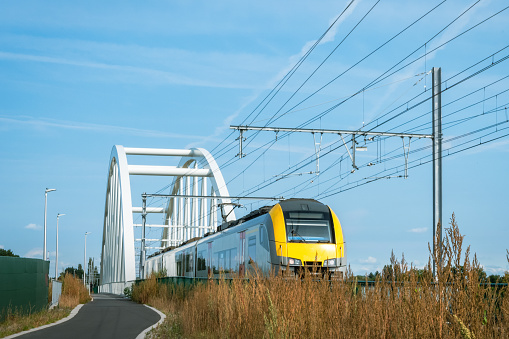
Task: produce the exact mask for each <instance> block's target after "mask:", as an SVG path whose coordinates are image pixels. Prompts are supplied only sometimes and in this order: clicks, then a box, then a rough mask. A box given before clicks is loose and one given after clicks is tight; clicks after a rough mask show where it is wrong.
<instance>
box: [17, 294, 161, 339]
mask: <svg viewBox="0 0 509 339" xmlns="http://www.w3.org/2000/svg"><path fill="white" fill-rule="evenodd" d="M160 319H161V316H160V315H159V314H158V313H157V312H155V311H154V310H152V309H150V308H148V307H146V306H144V305H141V304H137V303H135V302H132V301H130V300H128V299H125V298H123V297H121V296H118V295H114V294H106V293H101V294H95V295H94V300H93V301H91V302H89V303H87V304H85V305H84V306H83V307H82V308H81V309H80V310H79V312H78V313H77V314H76V316H74V317H73V318H72V319H70V320H68V321H66V322H64V323H61V324H58V325H55V326H51V327H48V328H44V329H41V330H38V331H34V332H29V333H26V334H22V335H20V336H17V338H21V339H35V338H37V339H43V338H71V339H80V338H93V339H102V338H104V339H106V338H136V337H137V336H138V335H140V334H141V333H142V332H143V331H144V330H145V329H147V328H148V327H150V326H152V325H154V324H155V323H157V322H158V321H159V320H160Z"/></svg>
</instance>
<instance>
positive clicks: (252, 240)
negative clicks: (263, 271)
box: [247, 235, 256, 263]
mask: <svg viewBox="0 0 509 339" xmlns="http://www.w3.org/2000/svg"><path fill="white" fill-rule="evenodd" d="M247 255H248V258H249V263H251V262H252V261H256V235H253V236H251V237H249V239H248V242H247Z"/></svg>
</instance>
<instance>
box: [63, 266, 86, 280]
mask: <svg viewBox="0 0 509 339" xmlns="http://www.w3.org/2000/svg"><path fill="white" fill-rule="evenodd" d="M63 274H71V275H73V276H75V277H76V278H78V279H83V268H82V266H81V264H79V265H78V268H77V269H76V268H74V267H67V268H66V269H65V270H64V273H63Z"/></svg>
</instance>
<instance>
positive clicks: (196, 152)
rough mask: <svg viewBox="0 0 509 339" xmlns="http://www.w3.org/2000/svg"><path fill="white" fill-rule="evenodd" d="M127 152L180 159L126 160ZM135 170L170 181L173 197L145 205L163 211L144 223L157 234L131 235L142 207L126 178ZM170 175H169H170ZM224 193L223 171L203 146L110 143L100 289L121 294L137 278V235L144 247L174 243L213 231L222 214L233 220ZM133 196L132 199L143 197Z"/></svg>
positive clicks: (152, 210)
mask: <svg viewBox="0 0 509 339" xmlns="http://www.w3.org/2000/svg"><path fill="white" fill-rule="evenodd" d="M127 156H158V157H180V158H181V159H180V162H179V164H178V166H154V165H129V164H128V161H127V158H128V157H127ZM135 175H136V176H159V177H162V178H163V181H162V186H164V185H165V184H168V183H171V185H170V192H171V194H170V196H171V197H170V199H169V200H168V203H167V205H166V207H151V206H148V207H145V213H146V214H151V213H161V214H162V215H163V216H164V220H165V222H164V224H162V223H161V224H150V223H146V224H145V228H146V229H155V230H160V232H157V233H159V234H160V237H156V238H154V236H153V235H151V238H150V239H147V238H144V236H142V238H139V239H135V233H136V232H135V230H134V228H135V227H142V224H134V223H133V213H142V212H143V207H136V206H135V207H133V201H132V196H131V181H130V178H131V176H135ZM168 177H173V179H170V181H168ZM214 197H217V198H214ZM225 197H229V193H228V189H227V187H226V183H225V181H224V179H223V175H222V174H221V171H220V169H219V167H218V165H217V163H216V161H215V160H214V158H213V157H212V155H211V154H210V153H209V152H208V151H206V150H205V149H202V148H193V149H154V148H128V147H123V146H119V145H116V146H114V147H113V149H112V151H111V157H110V166H109V172H108V185H107V190H106V203H105V208H104V227H103V240H102V253H101V287H100V289H101V291H102V292H110V293H117V294H121V293H122V292H123V290H124V288H125V287H128V286H130V284H132V282H133V281H134V280H136V253H135V252H136V251H135V242H136V241H139V242H142V243H143V245H144V246H143V249H145V248H146V249H153V250H157V249H163V248H166V247H169V246H178V245H180V244H182V243H183V242H185V241H187V240H189V239H192V238H194V237H201V236H203V235H204V234H205V233H207V232H214V231H215V230H216V228H217V226H218V224H219V223H220V222H221V220H223V219H224V221H231V220H235V212H234V211H233V205H232V204H231V201H230V199H229V198H225ZM136 198H137V197H135V201H140V200H141V199H140V200H138V199H136ZM140 198H141V197H140ZM220 215H221V216H222V218H220ZM218 219H219V220H218ZM144 233H145V232H143V234H144ZM152 233H153V232H152ZM146 242H156V243H157V244H158V245H159V246H145V243H146ZM144 255H145V253H143V255H141V254H140V258H142V259H144ZM143 264H144V263H143V262H141V263H140V265H143ZM141 267H142V266H141Z"/></svg>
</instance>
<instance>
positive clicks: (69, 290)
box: [0, 275, 91, 338]
mask: <svg viewBox="0 0 509 339" xmlns="http://www.w3.org/2000/svg"><path fill="white" fill-rule="evenodd" d="M50 291H51V285H50ZM49 300H50V301H51V299H49ZM90 300H91V299H90V295H89V294H88V291H87V289H86V288H85V286H84V285H83V283H81V280H79V279H76V278H74V277H73V276H72V275H66V276H65V278H64V281H63V284H62V295H61V296H60V303H59V306H58V307H56V308H54V309H52V310H43V311H40V312H35V313H32V312H29V313H28V314H25V313H20V312H17V311H16V310H14V311H9V312H8V314H7V316H6V319H5V321H3V322H1V323H0V338H2V337H5V336H8V335H11V334H14V333H19V332H22V331H26V330H29V329H32V328H36V327H40V326H43V325H47V324H51V323H54V322H55V321H58V320H60V319H62V318H65V317H67V316H68V315H69V313H70V312H71V310H72V309H73V308H74V307H76V306H77V305H78V304H83V303H86V302H88V301H90ZM48 304H49V303H48Z"/></svg>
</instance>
